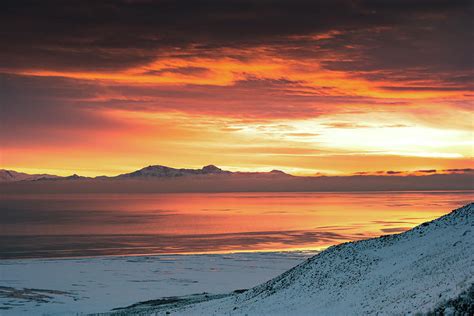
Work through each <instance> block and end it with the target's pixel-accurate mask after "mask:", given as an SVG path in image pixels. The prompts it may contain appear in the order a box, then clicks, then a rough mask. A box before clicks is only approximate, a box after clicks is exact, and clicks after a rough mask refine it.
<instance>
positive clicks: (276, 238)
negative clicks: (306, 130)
mask: <svg viewBox="0 0 474 316" xmlns="http://www.w3.org/2000/svg"><path fill="white" fill-rule="evenodd" d="M473 196H474V195H473V191H462V192H458V191H456V192H452V191H451V192H370V193H224V194H202V193H199V194H187V193H185V194H71V195H8V196H2V197H0V214H1V223H0V258H24V257H64V256H94V255H127V254H151V253H196V252H230V251H247V250H290V249H320V248H323V247H327V246H329V245H333V244H337V243H340V242H344V241H350V240H357V239H361V238H367V237H373V236H379V235H384V234H391V233H398V232H402V231H405V230H407V229H409V228H411V227H413V226H415V225H417V224H419V223H422V222H424V221H427V220H431V219H434V218H436V217H439V216H440V215H443V214H446V213H447V212H449V211H450V210H452V209H455V208H457V207H460V206H462V205H464V204H467V203H468V202H471V201H472V200H474V199H473Z"/></svg>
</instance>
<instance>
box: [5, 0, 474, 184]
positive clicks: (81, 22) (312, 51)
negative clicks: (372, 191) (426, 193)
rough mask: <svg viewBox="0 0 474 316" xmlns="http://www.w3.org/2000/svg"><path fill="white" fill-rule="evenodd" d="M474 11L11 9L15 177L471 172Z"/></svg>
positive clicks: (257, 3)
mask: <svg viewBox="0 0 474 316" xmlns="http://www.w3.org/2000/svg"><path fill="white" fill-rule="evenodd" d="M473 3H474V2H473V1H457V0H451V1H442V0H432V1H430V0H426V1H422V0H414V1H406V0H400V1H388V0H386V1H374V0H370V1H369V0H367V1H357V0H356V1H339V0H333V1H300V0H291V1H290V0H277V1H266V0H243V1H234V0H229V1H218V0H212V1H209V0H208V1H173V0H166V1H146V0H142V1H140V0H128V1H75V0H72V1H52V0H44V1H9V0H5V1H2V10H1V11H0V40H1V43H2V49H1V50H0V106H1V109H0V111H1V112H0V114H1V117H2V119H1V124H0V148H1V152H0V167H1V168H5V169H14V170H17V171H23V172H29V173H44V172H46V173H54V174H58V175H69V174H72V173H79V174H81V175H86V176H95V175H115V174H119V173H124V172H129V171H132V170H135V169H139V168H141V167H144V166H147V165H151V164H161V165H167V166H171V167H186V168H200V167H202V166H203V165H207V164H215V165H217V166H219V167H221V168H223V169H228V170H234V171H235V170H241V171H268V170H272V169H281V170H284V171H286V172H289V173H292V174H299V175H318V174H327V175H344V174H354V173H357V172H368V173H376V172H378V171H402V172H413V171H415V170H448V169H462V168H472V167H473V166H474V164H473V160H472V156H473V151H474V150H473V149H474V147H473V146H474V138H473V130H474V128H473V113H472V111H473V107H472V106H473V100H474V91H473V89H474V83H473V82H474V81H473V79H474V69H473V66H474V61H473V56H474V49H473V44H472V43H474V39H473V34H474V32H473V29H474V28H473V22H472V21H473V20H472V16H473V13H474V12H473V11H474V10H473V8H474V4H473ZM443 172H446V171H443Z"/></svg>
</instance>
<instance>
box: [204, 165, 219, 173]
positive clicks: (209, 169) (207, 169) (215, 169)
mask: <svg viewBox="0 0 474 316" xmlns="http://www.w3.org/2000/svg"><path fill="white" fill-rule="evenodd" d="M201 170H202V171H205V172H209V173H213V172H221V171H224V170H222V169H221V168H219V167H216V166H214V165H207V166H204V167H202V169H201Z"/></svg>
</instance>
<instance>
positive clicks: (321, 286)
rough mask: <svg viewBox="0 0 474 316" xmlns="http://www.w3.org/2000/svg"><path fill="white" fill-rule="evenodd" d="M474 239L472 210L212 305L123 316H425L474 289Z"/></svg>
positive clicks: (164, 304)
mask: <svg viewBox="0 0 474 316" xmlns="http://www.w3.org/2000/svg"><path fill="white" fill-rule="evenodd" d="M473 237H474V204H472V203H471V204H469V205H466V206H464V207H462V208H460V209H457V210H455V211H453V212H451V213H450V214H448V215H446V216H443V217H441V218H439V219H437V220H435V221H432V222H429V223H424V224H421V225H419V226H417V227H415V228H413V229H412V230H410V231H407V232H405V233H402V234H397V235H391V236H385V237H380V238H375V239H369V240H364V241H359V242H351V243H345V244H341V245H338V246H334V247H330V248H328V249H327V250H325V251H323V252H321V253H320V254H318V255H316V256H314V257H312V258H309V259H307V260H306V261H305V262H304V263H302V264H300V265H298V266H297V267H295V268H293V269H291V270H289V271H287V272H285V273H283V274H281V275H280V276H278V277H276V278H274V279H272V280H270V281H268V282H266V283H263V284H261V285H259V286H256V287H254V288H252V289H250V290H248V291H245V292H243V293H230V294H228V295H227V296H224V297H217V298H215V297H209V299H203V298H202V297H201V298H199V297H198V298H196V297H193V298H191V299H188V300H187V301H186V300H176V299H175V300H170V301H169V302H168V301H163V300H161V301H156V302H149V303H145V304H141V305H137V306H134V307H133V308H130V309H126V310H123V311H122V313H123V314H125V315H130V314H133V313H140V315H147V314H153V315H155V314H157V315H161V314H165V313H166V314H168V313H171V314H173V315H372V314H373V315H375V314H378V315H409V314H415V313H427V312H430V311H432V310H434V309H435V308H436V307H438V306H442V305H443V304H445V302H446V301H448V300H452V299H456V298H458V297H459V295H460V294H461V293H463V292H466V291H469V289H470V288H471V289H472V284H473V283H474V238H473ZM199 301H201V302H199ZM189 302H191V303H189ZM471 304H472V302H471ZM445 305H446V304H445ZM471 307H472V306H471Z"/></svg>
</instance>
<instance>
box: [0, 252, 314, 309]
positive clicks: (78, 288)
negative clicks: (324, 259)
mask: <svg viewBox="0 0 474 316" xmlns="http://www.w3.org/2000/svg"><path fill="white" fill-rule="evenodd" d="M313 254H314V252H271V253H235V254H213V255H157V256H130V257H95V258H78V259H22V260H1V261H0V315H64V314H73V315H77V314H82V313H93V312H106V311H110V310H111V309H113V308H116V307H123V306H128V305H130V304H133V303H136V302H139V301H145V300H149V299H155V298H157V297H162V296H170V295H176V296H182V295H188V294H194V293H202V292H211V293H226V292H229V291H233V290H235V289H242V288H249V287H252V286H255V285H257V284H259V283H261V282H265V281H267V280H269V279H271V278H273V277H275V276H277V275H278V274H280V273H282V272H284V271H286V270H287V269H289V268H291V267H293V266H295V265H297V264H299V263H301V262H302V261H303V260H305V259H306V258H308V257H310V256H312V255H313Z"/></svg>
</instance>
